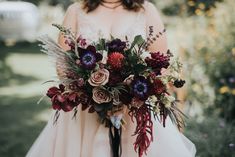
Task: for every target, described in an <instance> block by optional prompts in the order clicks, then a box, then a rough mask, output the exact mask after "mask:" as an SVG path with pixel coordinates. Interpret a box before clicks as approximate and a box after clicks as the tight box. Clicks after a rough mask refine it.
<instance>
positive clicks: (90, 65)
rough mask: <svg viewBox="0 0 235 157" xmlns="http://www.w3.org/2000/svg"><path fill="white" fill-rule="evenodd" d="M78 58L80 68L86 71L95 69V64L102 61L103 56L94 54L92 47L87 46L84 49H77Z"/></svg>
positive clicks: (94, 50)
mask: <svg viewBox="0 0 235 157" xmlns="http://www.w3.org/2000/svg"><path fill="white" fill-rule="evenodd" d="M78 50H79V57H80V62H81V66H82V67H83V68H85V69H87V70H92V69H94V68H95V66H96V63H97V62H99V61H100V60H102V58H103V56H102V55H101V54H100V53H97V52H96V49H95V47H94V46H91V45H90V46H88V47H87V48H86V49H83V48H79V49H78Z"/></svg>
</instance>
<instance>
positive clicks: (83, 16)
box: [26, 0, 196, 157]
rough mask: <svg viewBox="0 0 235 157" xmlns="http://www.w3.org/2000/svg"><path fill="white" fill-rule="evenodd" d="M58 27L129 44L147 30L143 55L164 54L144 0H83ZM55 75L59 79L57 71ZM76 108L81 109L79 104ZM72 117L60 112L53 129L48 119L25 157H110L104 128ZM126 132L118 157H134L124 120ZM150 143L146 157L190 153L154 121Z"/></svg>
mask: <svg viewBox="0 0 235 157" xmlns="http://www.w3.org/2000/svg"><path fill="white" fill-rule="evenodd" d="M63 26H65V27H68V28H71V30H72V31H73V32H75V33H76V34H77V35H78V36H80V35H81V36H82V37H83V38H85V39H87V40H88V41H96V40H98V39H99V38H100V37H103V38H107V39H110V35H112V36H114V37H116V38H120V39H123V40H124V39H125V37H126V36H127V37H128V39H129V41H132V40H133V38H134V37H135V36H136V35H142V36H143V37H144V38H145V39H147V38H148V37H149V35H150V34H149V30H150V29H151V30H152V31H154V32H156V33H159V38H157V39H156V40H155V41H154V42H153V43H152V44H151V45H150V46H149V47H148V50H149V51H160V52H167V42H166V35H165V31H164V25H163V23H162V21H161V19H160V17H159V13H158V11H157V9H156V8H155V6H154V5H153V4H152V3H151V2H148V1H144V0H83V1H81V2H76V3H74V4H72V5H71V6H69V8H68V9H67V11H66V14H65V18H64V21H63ZM58 42H59V44H60V45H61V47H62V48H63V49H65V50H68V49H69V48H70V47H68V46H67V45H66V44H65V39H64V37H63V36H62V35H61V34H60V36H59V41H58ZM57 71H58V75H60V74H61V71H60V69H57ZM80 106H81V105H80ZM77 115H78V117H77V118H76V119H72V117H73V113H72V112H68V113H64V112H63V111H61V113H60V117H59V119H58V122H57V124H56V125H53V117H52V118H51V119H50V120H49V121H48V124H47V125H46V127H45V128H44V130H43V131H42V132H41V134H40V136H39V137H38V138H37V140H36V141H35V143H34V144H33V146H32V147H31V149H30V150H29V152H28V153H27V155H26V157H110V156H111V155H110V151H111V150H110V143H109V137H108V135H109V133H108V131H109V130H108V129H107V128H105V127H104V125H102V124H100V123H99V122H98V121H97V118H98V116H97V115H96V114H89V113H88V112H84V111H81V109H80V108H79V109H78V114H77ZM125 120H126V121H127V124H128V125H127V126H126V129H125V130H124V131H123V133H122V156H123V157H137V156H138V155H137V153H136V152H135V151H134V149H133V143H134V140H135V137H133V136H132V134H133V132H134V130H135V124H133V123H132V122H131V120H130V118H129V117H128V116H127V115H126V116H125ZM154 123H155V124H154V128H153V129H154V141H153V142H152V143H151V145H150V147H149V149H148V154H147V155H144V156H148V157H194V156H195V153H196V149H195V146H194V144H193V143H192V142H191V141H190V140H188V139H187V138H186V137H185V136H184V135H183V134H182V133H180V132H179V131H178V130H177V128H176V127H175V126H174V125H173V124H172V122H171V120H170V119H169V118H168V119H167V122H166V127H165V128H163V127H162V125H161V124H160V122H159V121H157V120H156V121H154Z"/></svg>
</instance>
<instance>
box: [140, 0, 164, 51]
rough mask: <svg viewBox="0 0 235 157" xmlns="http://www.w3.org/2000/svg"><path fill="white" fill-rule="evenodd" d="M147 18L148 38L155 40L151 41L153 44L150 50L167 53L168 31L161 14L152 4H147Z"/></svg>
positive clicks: (149, 47) (145, 6)
mask: <svg viewBox="0 0 235 157" xmlns="http://www.w3.org/2000/svg"><path fill="white" fill-rule="evenodd" d="M144 8H145V16H146V25H147V26H146V28H147V37H148V38H151V39H154V40H151V41H152V43H151V44H150V45H149V46H148V50H149V51H150V52H151V51H154V52H158V51H160V52H162V53H166V52H167V49H168V48H167V38H166V32H165V31H166V30H165V27H164V24H163V22H162V20H161V17H160V14H159V12H158V10H157V8H156V7H155V5H154V4H153V3H151V2H147V1H146V2H145V4H144Z"/></svg>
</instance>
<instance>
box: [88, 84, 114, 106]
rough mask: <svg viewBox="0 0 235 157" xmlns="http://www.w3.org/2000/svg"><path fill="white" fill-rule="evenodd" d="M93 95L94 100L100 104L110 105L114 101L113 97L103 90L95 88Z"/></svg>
mask: <svg viewBox="0 0 235 157" xmlns="http://www.w3.org/2000/svg"><path fill="white" fill-rule="evenodd" d="M92 93H93V95H92V98H93V100H94V101H95V102H96V103H98V104H101V103H108V102H110V101H111V100H112V98H111V95H110V94H109V93H108V92H107V91H106V90H104V89H102V88H99V87H95V88H93V90H92Z"/></svg>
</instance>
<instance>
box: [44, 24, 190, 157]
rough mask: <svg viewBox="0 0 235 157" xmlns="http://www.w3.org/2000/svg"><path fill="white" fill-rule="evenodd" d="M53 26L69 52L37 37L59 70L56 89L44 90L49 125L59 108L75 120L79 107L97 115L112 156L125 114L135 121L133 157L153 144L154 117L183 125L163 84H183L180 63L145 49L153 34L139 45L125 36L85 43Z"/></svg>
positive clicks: (116, 150) (137, 40)
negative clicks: (48, 103)
mask: <svg viewBox="0 0 235 157" xmlns="http://www.w3.org/2000/svg"><path fill="white" fill-rule="evenodd" d="M54 26H55V27H57V28H58V29H59V30H60V31H61V32H62V33H63V35H64V37H65V39H66V44H67V45H68V46H69V47H70V48H71V49H70V50H69V51H66V52H65V51H64V50H63V49H62V48H61V47H60V45H58V44H57V43H56V42H54V41H53V40H52V39H50V38H49V37H48V36H45V37H41V38H40V41H41V42H42V44H41V47H42V51H43V52H45V53H46V54H48V55H49V56H50V57H52V59H53V60H54V61H55V63H56V66H57V68H58V69H59V70H60V80H59V81H58V86H53V87H51V88H49V89H48V91H47V96H48V97H49V98H50V99H51V102H52V107H53V109H55V110H56V113H55V120H54V122H55V123H56V121H57V120H58V117H59V113H60V112H59V111H61V110H62V111H64V112H74V117H76V116H77V110H78V106H79V105H81V108H82V110H83V111H85V110H88V112H89V113H91V114H97V115H98V117H99V119H100V122H101V123H103V124H104V125H105V126H106V127H109V129H110V144H111V148H112V152H113V156H114V157H116V156H120V155H119V154H120V152H121V151H120V149H121V148H120V143H121V132H122V131H121V130H122V128H124V126H125V124H126V122H125V119H124V118H123V114H124V112H123V111H125V110H126V111H127V113H128V115H129V116H130V118H131V120H132V121H133V122H136V129H135V132H134V133H133V134H134V136H136V141H135V143H134V149H135V151H136V152H138V154H139V157H141V156H143V153H147V149H148V147H149V146H150V144H151V142H152V141H153V122H152V120H154V119H158V120H159V121H161V124H162V125H163V126H165V120H166V118H167V116H169V117H170V118H171V120H172V121H173V122H174V123H175V124H176V125H177V126H178V127H182V125H184V122H183V117H182V116H184V114H183V113H182V112H181V111H180V110H179V109H178V108H177V107H176V104H177V102H178V100H176V99H175V98H174V97H173V96H172V95H171V94H170V92H169V86H175V87H177V88H180V87H182V86H183V85H184V83H185V81H184V80H182V79H180V77H179V76H180V75H179V73H180V69H181V67H182V64H181V63H180V62H179V61H178V59H175V58H173V55H172V53H171V52H170V51H169V50H168V52H167V53H165V54H163V53H161V52H148V51H147V48H148V46H149V45H150V44H151V42H152V41H153V40H156V39H155V36H152V37H151V38H148V40H146V41H145V40H144V39H143V38H142V37H141V36H140V35H138V36H136V37H135V38H134V41H133V42H131V43H130V42H129V41H128V38H127V37H126V40H125V41H122V40H120V39H117V38H114V37H111V39H110V40H107V39H103V38H100V39H99V40H98V41H95V42H92V43H91V44H88V43H87V41H86V39H83V38H82V36H79V37H78V38H76V36H75V35H74V34H73V33H72V32H71V30H70V29H67V28H65V27H63V26H61V25H56V24H54ZM151 33H152V32H151ZM156 36H157V35H156ZM117 113H118V114H117ZM78 116H79V115H78Z"/></svg>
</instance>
